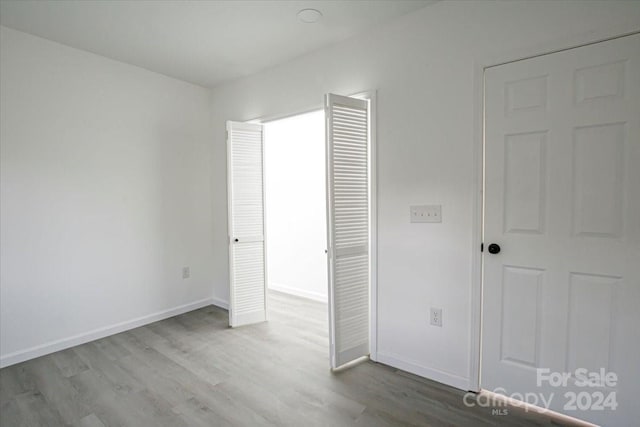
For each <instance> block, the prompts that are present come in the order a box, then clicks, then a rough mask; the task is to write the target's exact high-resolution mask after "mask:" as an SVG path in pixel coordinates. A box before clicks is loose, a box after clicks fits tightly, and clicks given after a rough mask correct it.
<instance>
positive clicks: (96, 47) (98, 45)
mask: <svg viewBox="0 0 640 427" xmlns="http://www.w3.org/2000/svg"><path fill="white" fill-rule="evenodd" d="M431 3H434V1H432V0H375V1H364V0H354V1H317V0H316V1H184V0H182V1H179V0H165V1H160V0H155V1H144V0H125V1H110V0H93V1H69V0H49V1H42V0H36V1H33V0H23V1H14V0H1V1H0V23H1V24H2V25H4V26H7V27H10V28H13V29H16V30H20V31H24V32H27V33H30V34H34V35H37V36H40V37H44V38H47V39H50V40H54V41H57V42H59V43H63V44H66V45H69V46H72V47H76V48H79V49H84V50H87V51H90V52H94V53H97V54H99V55H103V56H106V57H109V58H113V59H116V60H119V61H123V62H127V63H129V64H134V65H138V66H140V67H143V68H146V69H149V70H153V71H156V72H159V73H163V74H166V75H168V76H172V77H176V78H178V79H182V80H186V81H189V82H192V83H196V84H199V85H202V86H207V87H212V86H215V85H217V84H219V83H221V82H223V81H225V80H229V79H234V78H237V77H240V76H244V75H248V74H252V73H255V72H257V71H260V70H262V69H264V68H268V67H271V66H273V65H276V64H280V63H283V62H286V61H289V60H291V59H293V58H295V57H297V56H300V55H302V54H304V53H307V52H310V51H313V50H316V49H319V48H321V47H323V46H326V45H329V44H332V43H335V42H338V41H341V40H344V39H346V38H349V37H351V36H353V35H355V34H356V33H358V32H362V31H364V30H365V29H367V28H370V27H372V26H376V25H379V24H381V23H383V22H386V21H389V20H392V19H394V18H396V17H399V16H401V15H404V14H407V13H409V12H412V11H414V10H417V9H420V8H422V7H425V6H427V5H429V4H431ZM304 8H315V9H318V10H320V11H321V12H322V14H323V15H324V16H323V18H322V19H321V21H320V22H319V23H316V24H304V23H302V22H300V21H299V20H298V19H297V17H296V13H297V12H298V11H299V10H300V9H304Z"/></svg>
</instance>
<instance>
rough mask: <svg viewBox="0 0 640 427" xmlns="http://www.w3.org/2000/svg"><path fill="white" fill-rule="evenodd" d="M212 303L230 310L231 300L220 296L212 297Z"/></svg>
mask: <svg viewBox="0 0 640 427" xmlns="http://www.w3.org/2000/svg"><path fill="white" fill-rule="evenodd" d="M211 304H213V305H215V306H216V307H220V308H224V309H225V310H229V302H228V301H225V300H222V299H220V298H216V297H213V298H211Z"/></svg>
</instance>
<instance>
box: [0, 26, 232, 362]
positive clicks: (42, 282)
mask: <svg viewBox="0 0 640 427" xmlns="http://www.w3.org/2000/svg"><path fill="white" fill-rule="evenodd" d="M0 41H1V45H0V113H1V115H0V122H1V125H0V127H1V134H0V142H1V153H0V154H1V162H2V163H1V187H0V190H1V200H0V205H1V212H0V217H1V230H0V235H1V241H0V243H1V248H2V249H1V251H2V252H1V260H2V261H1V262H2V264H1V268H0V269H1V280H0V301H1V303H0V313H1V314H0V336H1V341H0V347H1V362H2V365H7V364H11V363H15V362H17V361H20V360H23V359H26V358H29V357H34V356H37V355H39V354H43V353H47V352H50V351H53V350H57V349H59V348H64V347H66V346H69V345H73V344H76V343H78V342H82V341H86V340H89V339H91V338H96V337H98V336H102V335H107V334H109V333H112V332H116V331H119V330H122V329H126V328H128V327H131V326H135V325H137V324H141V323H145V322H148V321H151V320H154V319H157V318H159V317H163V316H167V315H169V314H171V313H175V312H179V311H184V310H188V309H190V308H194V307H197V306H200V305H203V304H207V303H210V302H211V294H212V285H211V283H212V280H213V276H214V274H213V268H214V267H213V265H212V263H211V259H212V258H213V250H212V249H213V247H212V242H211V227H212V224H211V195H210V194H211V189H210V182H211V181H210V173H209V172H210V167H211V165H210V163H209V158H210V155H211V151H210V145H209V144H210V138H209V136H210V130H211V126H210V116H209V111H210V91H209V90H207V89H204V88H201V87H198V86H194V85H191V84H187V83H183V82H180V81H178V80H174V79H172V78H168V77H165V76H162V75H159V74H156V73H152V72H149V71H146V70H143V69H141V68H137V67H133V66H130V65H126V64H123V63H119V62H116V61H112V60H109V59H106V58H103V57H100V56H96V55H93V54H90V53H87V52H83V51H80V50H76V49H72V48H69V47H65V46H63V45H60V44H56V43H53V42H50V41H47V40H44V39H41V38H37V37H33V36H30V35H27V34H25V33H21V32H17V31H14V30H11V29H7V28H4V27H3V28H1V33H0ZM222 203H224V202H222ZM218 255H219V256H226V255H222V254H218ZM183 266H190V267H191V275H192V277H191V278H190V279H188V280H182V276H181V273H182V272H181V269H182V267H183ZM220 276H223V275H220V274H218V277H220Z"/></svg>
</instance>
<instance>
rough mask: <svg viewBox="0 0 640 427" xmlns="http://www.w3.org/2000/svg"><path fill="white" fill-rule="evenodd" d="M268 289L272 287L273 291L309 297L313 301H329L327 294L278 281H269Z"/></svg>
mask: <svg viewBox="0 0 640 427" xmlns="http://www.w3.org/2000/svg"><path fill="white" fill-rule="evenodd" d="M269 289H273V290H274V291H278V292H282V293H285V294H290V295H295V296H297V297H302V298H307V299H311V300H314V301H320V302H324V303H326V302H327V301H329V297H328V296H327V295H324V294H321V293H319V292H312V291H305V290H302V289H298V288H294V287H291V286H287V285H282V284H280V283H273V282H272V283H269Z"/></svg>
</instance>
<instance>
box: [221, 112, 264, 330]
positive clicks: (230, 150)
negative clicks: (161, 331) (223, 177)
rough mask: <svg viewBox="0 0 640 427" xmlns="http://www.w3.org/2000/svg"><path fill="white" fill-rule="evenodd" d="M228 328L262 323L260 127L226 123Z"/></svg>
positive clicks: (262, 241)
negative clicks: (229, 286)
mask: <svg viewBox="0 0 640 427" xmlns="http://www.w3.org/2000/svg"><path fill="white" fill-rule="evenodd" d="M227 171H228V178H227V179H228V186H229V188H228V197H229V269H230V271H229V274H230V277H229V279H230V282H231V289H230V307H229V323H230V325H231V326H233V327H235V326H242V325H246V324H250V323H256V322H262V321H265V320H267V311H266V262H265V241H264V185H263V181H264V175H263V132H262V125H259V124H249V123H238V122H227Z"/></svg>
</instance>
